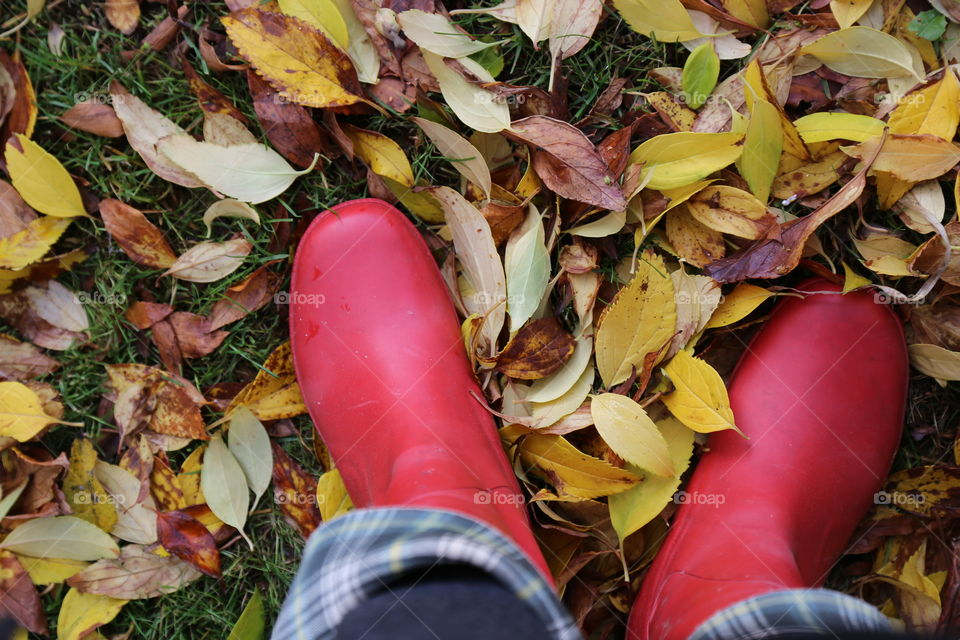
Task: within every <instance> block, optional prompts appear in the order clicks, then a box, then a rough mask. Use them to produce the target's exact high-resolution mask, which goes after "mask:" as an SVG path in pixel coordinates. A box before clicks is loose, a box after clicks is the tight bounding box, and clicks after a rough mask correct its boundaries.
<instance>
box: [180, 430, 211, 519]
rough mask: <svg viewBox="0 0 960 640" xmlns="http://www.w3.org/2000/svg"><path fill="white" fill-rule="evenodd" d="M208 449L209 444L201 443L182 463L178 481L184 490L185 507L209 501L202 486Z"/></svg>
mask: <svg viewBox="0 0 960 640" xmlns="http://www.w3.org/2000/svg"><path fill="white" fill-rule="evenodd" d="M206 449H207V445H205V444H202V445H200V446H199V447H197V448H196V449H194V450H193V451H191V452H190V455H189V456H187V459H186V460H184V461H183V464H181V465H180V473H179V474H178V475H177V482H178V484H179V485H180V488H181V489H182V490H183V502H184V506H185V507H192V506H194V505H197V504H205V503H206V501H207V500H206V498H205V497H204V496H203V489H201V488H200V470H201V469H202V468H203V452H204V451H206Z"/></svg>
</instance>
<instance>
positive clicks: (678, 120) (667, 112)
mask: <svg viewBox="0 0 960 640" xmlns="http://www.w3.org/2000/svg"><path fill="white" fill-rule="evenodd" d="M643 97H644V98H646V100H647V102H649V103H650V106H651V107H653V108H654V109H656V110H657V113H659V114H660V118H661V119H663V120H666V121H667V122H668V123H669V124H670V125H671V126H672V127H673V130H674V131H692V130H693V123H694V122H695V121H696V119H697V114H696V112H695V111H693V110H691V109H690V108H689V107H687V106H686V105H684V104H683V103H681V102H680V101H679V100H677V99H676V98H674V97H673V95H672V94H670V93H668V92H666V91H653V92H651V93H645V94H643Z"/></svg>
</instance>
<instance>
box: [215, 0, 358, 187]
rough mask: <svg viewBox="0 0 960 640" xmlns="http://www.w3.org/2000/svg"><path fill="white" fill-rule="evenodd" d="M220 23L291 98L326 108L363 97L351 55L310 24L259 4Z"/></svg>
mask: <svg viewBox="0 0 960 640" xmlns="http://www.w3.org/2000/svg"><path fill="white" fill-rule="evenodd" d="M221 22H223V25H224V27H226V29H227V35H228V36H230V40H231V41H232V42H233V44H234V45H235V46H236V47H237V49H238V50H239V51H240V55H242V56H243V57H244V58H245V59H246V60H247V61H248V62H250V64H252V65H253V66H254V67H256V69H257V73H259V74H260V75H261V76H263V77H264V78H266V79H267V81H268V82H269V83H270V84H271V85H272V86H273V88H274V89H276V90H277V91H278V92H279V93H280V95H282V96H283V97H285V98H287V99H288V100H290V101H291V102H295V103H297V104H302V105H304V106H307V107H318V108H327V107H343V106H347V105H351V104H354V103H356V102H358V101H359V100H361V97H360V82H359V80H358V78H357V72H356V70H355V69H354V68H353V64H352V63H351V62H350V58H349V57H348V56H347V54H346V53H345V52H344V51H342V50H341V49H340V48H338V47H337V46H336V45H334V44H333V43H332V42H330V40H329V39H327V37H326V36H325V35H323V33H321V32H320V31H318V30H317V29H315V28H314V27H312V26H311V25H309V24H307V23H306V22H303V21H302V20H298V19H296V18H293V17H290V16H285V15H283V14H280V13H272V12H270V11H264V10H262V9H260V8H254V7H251V8H249V9H244V10H243V11H236V12H234V13H232V14H231V15H229V16H224V17H223V18H221ZM241 199H242V198H241Z"/></svg>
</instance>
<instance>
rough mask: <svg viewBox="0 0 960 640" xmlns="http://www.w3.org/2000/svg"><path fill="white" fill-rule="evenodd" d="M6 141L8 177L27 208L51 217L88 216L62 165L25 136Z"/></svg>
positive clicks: (75, 187)
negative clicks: (29, 207) (28, 206)
mask: <svg viewBox="0 0 960 640" xmlns="http://www.w3.org/2000/svg"><path fill="white" fill-rule="evenodd" d="M14 138H15V139H14V140H9V141H7V146H6V151H5V158H6V161H7V173H9V174H10V181H11V182H12V183H13V186H14V188H15V189H16V190H17V192H18V193H19V194H20V195H21V196H22V197H23V199H24V200H25V201H26V203H27V204H28V205H30V206H31V207H33V208H34V209H36V210H37V211H39V212H40V213H45V214H47V215H50V216H55V217H57V218H72V217H76V216H86V215H87V212H86V210H85V209H84V207H83V201H82V200H81V198H80V191H79V190H78V189H77V185H76V184H75V183H74V182H73V178H71V177H70V174H69V173H67V170H66V169H64V168H63V165H62V164H60V161H59V160H57V159H56V158H54V157H53V156H52V155H50V154H49V153H47V152H46V151H44V149H43V148H42V147H41V146H40V145H38V144H37V143H36V142H34V141H33V140H30V139H29V138H27V137H26V136H25V135H23V134H22V133H18V134H16V136H14Z"/></svg>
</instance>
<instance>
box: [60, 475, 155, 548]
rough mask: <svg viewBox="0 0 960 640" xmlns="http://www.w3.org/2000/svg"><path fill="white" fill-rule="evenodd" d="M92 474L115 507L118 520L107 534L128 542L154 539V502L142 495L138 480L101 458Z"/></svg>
mask: <svg viewBox="0 0 960 640" xmlns="http://www.w3.org/2000/svg"><path fill="white" fill-rule="evenodd" d="M94 473H95V474H96V477H97V480H99V481H100V482H101V483H102V485H103V488H104V489H105V490H106V492H107V493H109V494H110V497H111V502H113V503H114V504H115V505H116V507H117V521H116V524H114V526H113V528H112V529H111V530H110V533H112V534H113V535H115V536H117V537H118V538H120V539H121V540H126V541H127V542H135V543H138V544H153V543H154V542H156V541H157V505H156V504H154V502H153V498H152V497H150V495H149V494H147V495H146V497H145V498H144V497H143V495H142V493H143V491H142V483H141V481H140V479H139V478H137V477H136V476H135V475H133V474H132V473H130V472H129V471H127V470H126V469H122V468H121V467H118V466H117V465H113V464H108V463H106V462H104V461H102V460H98V461H97V463H96V467H95V468H94ZM124 548H127V547H124ZM78 559H81V560H86V559H88V558H78Z"/></svg>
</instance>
